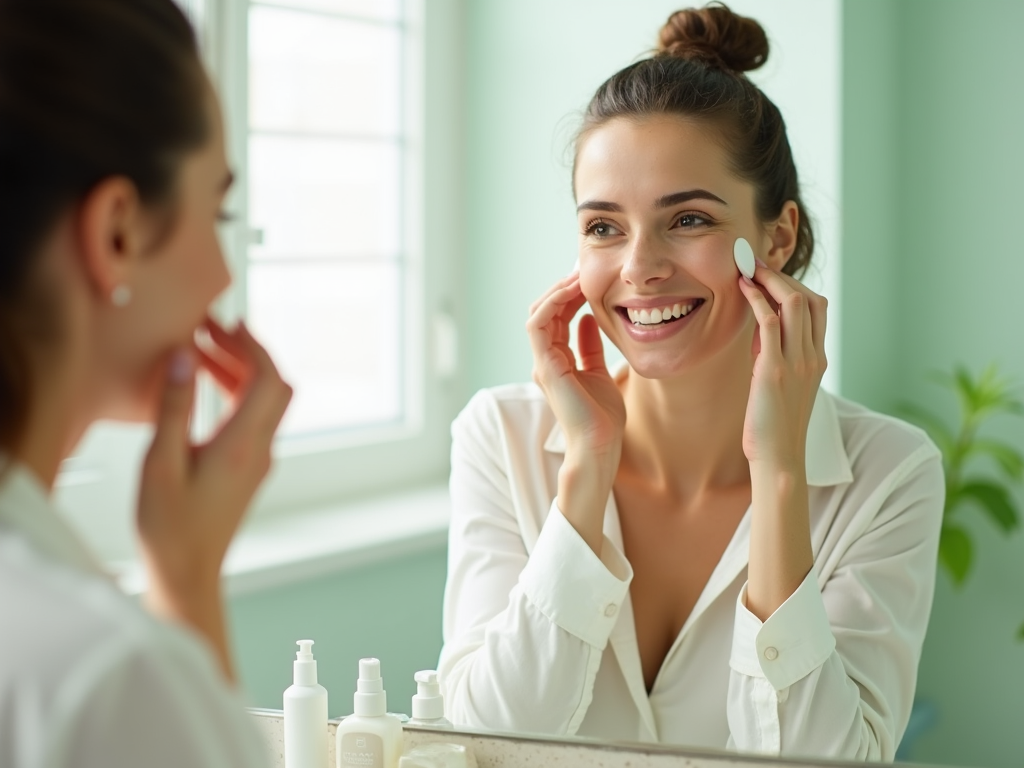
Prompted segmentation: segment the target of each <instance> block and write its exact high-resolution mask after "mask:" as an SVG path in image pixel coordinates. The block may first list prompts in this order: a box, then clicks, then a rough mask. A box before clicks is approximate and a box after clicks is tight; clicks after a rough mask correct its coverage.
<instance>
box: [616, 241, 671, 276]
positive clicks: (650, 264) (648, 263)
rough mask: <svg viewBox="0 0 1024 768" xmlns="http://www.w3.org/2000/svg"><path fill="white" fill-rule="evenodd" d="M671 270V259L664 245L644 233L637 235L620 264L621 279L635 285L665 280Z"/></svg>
mask: <svg viewBox="0 0 1024 768" xmlns="http://www.w3.org/2000/svg"><path fill="white" fill-rule="evenodd" d="M671 272H672V260H671V259H670V258H669V254H668V253H666V251H665V246H664V244H662V243H659V242H658V241H657V240H656V239H654V238H650V237H648V236H646V235H644V234H640V235H638V236H637V237H636V238H635V239H634V241H633V242H632V244H631V245H630V247H629V250H628V251H627V253H626V259H625V261H624V262H623V264H622V279H623V280H625V281H626V282H627V283H630V284H632V285H636V286H642V285H650V284H651V283H656V282H658V281H660V280H665V279H666V278H668V277H669V275H670V274H671Z"/></svg>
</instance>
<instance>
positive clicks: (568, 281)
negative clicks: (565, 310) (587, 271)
mask: <svg viewBox="0 0 1024 768" xmlns="http://www.w3.org/2000/svg"><path fill="white" fill-rule="evenodd" d="M579 279H580V273H579V272H576V271H573V272H570V273H569V274H568V275H566V276H565V277H563V278H562V279H561V280H559V281H558V282H557V283H555V284H554V285H552V286H551V287H550V288H548V289H547V290H546V291H544V293H542V294H541V295H540V298H538V299H537V300H536V301H535V302H533V304H531V305H530V314H531V315H532V314H533V313H534V312H536V311H537V308H538V307H539V306H540V305H541V304H543V303H544V302H545V301H547V299H548V298H549V297H550V296H551V294H553V293H555V292H556V291H560V290H562V289H563V288H566V287H568V286H570V285H572V284H573V283H574V282H577V281H578V280H579Z"/></svg>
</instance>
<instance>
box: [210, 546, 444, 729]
mask: <svg viewBox="0 0 1024 768" xmlns="http://www.w3.org/2000/svg"><path fill="white" fill-rule="evenodd" d="M446 556H447V550H446V549H444V548H442V549H432V550H429V551H426V552H422V553H420V554H417V555H412V556H409V557H404V558H401V559H400V560H390V561H386V562H381V563H377V564H374V565H371V566H368V567H363V568H358V569H354V570H349V571H340V572H338V573H336V574H334V575H332V576H327V577H324V578H320V579H313V580H310V581H304V582H301V583H297V584H287V585H284V586H281V587H278V588H276V589H269V590H264V591H261V592H257V593H254V594H250V595H241V596H238V597H234V598H232V599H230V600H229V618H230V625H231V635H232V643H233V645H234V649H235V659H236V663H237V665H238V675H239V678H240V679H241V681H242V686H243V688H244V690H245V693H246V695H247V696H248V699H249V701H250V702H251V703H252V705H253V706H256V707H268V708H272V709H280V708H281V705H282V699H281V696H282V694H283V693H284V689H285V688H287V687H288V686H289V685H291V684H292V661H293V660H294V659H295V651H296V650H297V646H296V645H295V641H296V640H301V639H304V638H312V639H313V640H314V641H315V645H314V646H313V653H314V655H315V656H316V659H317V672H318V674H319V681H320V684H321V685H323V686H324V687H325V688H327V692H328V696H329V711H330V716H331V717H337V716H339V715H347V714H349V713H351V712H352V693H354V692H355V683H356V677H357V673H358V664H357V662H358V661H359V659H361V658H364V657H367V656H376V657H377V658H379V659H380V660H381V670H382V675H383V676H384V685H385V689H386V690H387V692H388V708H389V709H390V711H392V712H405V713H407V714H408V713H409V711H410V704H409V702H410V699H411V697H412V695H413V694H414V693H415V692H416V684H415V683H414V682H413V678H412V676H413V674H414V673H415V672H416V671H418V670H420V669H433V668H435V667H436V666H437V658H438V654H440V652H441V598H442V594H443V592H444V576H445V565H446Z"/></svg>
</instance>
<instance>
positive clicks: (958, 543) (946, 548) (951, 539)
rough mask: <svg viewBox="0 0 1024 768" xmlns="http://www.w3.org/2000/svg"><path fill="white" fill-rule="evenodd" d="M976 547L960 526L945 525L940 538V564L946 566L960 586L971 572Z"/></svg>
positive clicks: (955, 582)
mask: <svg viewBox="0 0 1024 768" xmlns="http://www.w3.org/2000/svg"><path fill="white" fill-rule="evenodd" d="M973 559H974V546H973V545H972V544H971V538H970V536H968V535H967V531H965V530H964V529H963V528H961V527H960V526H958V525H949V524H946V525H943V526H942V534H941V536H940V537H939V562H940V563H942V564H943V565H944V566H946V570H947V571H948V572H949V575H950V577H951V578H952V579H953V583H954V584H956V585H957V586H960V585H961V584H963V583H964V579H966V578H967V574H968V572H969V571H970V570H971V561H972V560H973Z"/></svg>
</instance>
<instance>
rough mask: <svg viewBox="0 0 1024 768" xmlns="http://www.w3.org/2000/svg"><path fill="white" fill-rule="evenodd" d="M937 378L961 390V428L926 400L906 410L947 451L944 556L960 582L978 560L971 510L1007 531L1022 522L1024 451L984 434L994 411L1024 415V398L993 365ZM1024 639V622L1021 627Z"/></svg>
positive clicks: (941, 554) (944, 453) (941, 542)
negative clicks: (966, 522)
mask: <svg viewBox="0 0 1024 768" xmlns="http://www.w3.org/2000/svg"><path fill="white" fill-rule="evenodd" d="M936 380H937V381H938V382H939V383H940V384H942V385H943V386H944V387H946V388H947V389H949V390H951V391H952V392H953V393H955V395H956V398H957V400H958V403H959V411H960V419H959V424H958V425H957V427H956V428H955V429H951V428H950V427H949V426H948V425H947V423H946V421H945V420H944V419H942V418H940V417H938V416H936V415H935V414H934V413H932V412H931V411H928V410H926V409H924V408H922V407H920V406H917V405H913V404H909V403H908V404H904V405H903V406H902V407H901V411H902V414H903V415H904V416H905V417H906V418H907V419H909V420H910V421H913V422H915V423H917V424H918V425H919V426H921V427H922V428H923V429H924V430H925V431H927V432H928V434H929V436H931V438H932V440H934V441H935V444H936V445H937V446H938V447H939V450H940V451H942V461H943V468H944V469H945V473H946V506H945V509H944V511H943V518H942V534H941V538H940V540H939V562H940V563H941V565H942V567H943V568H945V569H946V572H947V573H948V574H949V575H950V577H951V578H952V579H953V583H954V584H955V585H957V586H960V585H962V584H963V583H964V581H965V580H966V579H967V576H968V574H969V573H970V570H971V565H972V563H973V562H974V542H973V540H972V539H971V535H970V533H969V531H968V530H967V529H966V528H965V527H964V526H963V524H962V523H961V520H962V516H963V514H964V512H965V510H967V509H969V508H975V509H977V510H980V511H981V512H982V513H983V514H984V515H986V516H987V517H988V519H989V520H991V521H992V523H993V524H994V525H995V526H996V527H997V528H998V529H999V530H1000V531H1001V532H1002V533H1003V534H1004V535H1007V536H1008V535H1009V534H1011V533H1012V532H1013V531H1014V530H1016V528H1017V527H1018V526H1019V525H1020V512H1019V510H1018V508H1017V503H1016V501H1015V499H1014V496H1013V493H1012V488H1013V486H1014V485H1017V484H1019V483H1020V482H1021V480H1022V479H1024V456H1022V455H1021V453H1020V452H1019V451H1018V450H1016V449H1015V448H1014V447H1012V446H1010V445H1008V444H1006V443H1004V442H1001V441H998V440H993V439H990V438H986V437H983V436H981V435H980V431H981V427H982V425H983V424H984V423H985V422H986V421H988V420H989V419H991V418H992V417H994V416H998V415H1000V414H1008V415H1013V416H1024V402H1022V401H1021V400H1019V399H1018V398H1017V396H1016V394H1015V393H1014V387H1013V386H1012V384H1011V382H1010V381H1008V380H1007V379H1005V378H1003V377H1002V376H1000V375H999V373H998V371H997V369H996V367H995V365H990V366H989V367H988V368H986V369H985V370H984V371H983V372H982V373H981V374H980V375H979V376H978V377H977V378H974V377H972V376H971V374H970V372H969V371H968V370H967V369H966V368H964V367H963V366H957V367H956V368H955V369H954V370H953V373H952V374H939V375H937V376H936ZM1017 638H1018V640H1024V624H1021V626H1020V628H1019V629H1018V630H1017Z"/></svg>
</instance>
